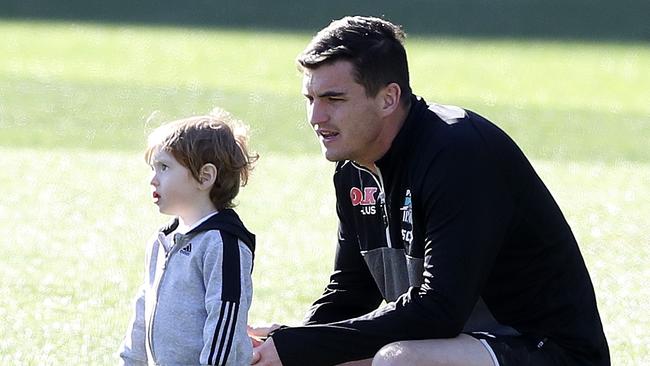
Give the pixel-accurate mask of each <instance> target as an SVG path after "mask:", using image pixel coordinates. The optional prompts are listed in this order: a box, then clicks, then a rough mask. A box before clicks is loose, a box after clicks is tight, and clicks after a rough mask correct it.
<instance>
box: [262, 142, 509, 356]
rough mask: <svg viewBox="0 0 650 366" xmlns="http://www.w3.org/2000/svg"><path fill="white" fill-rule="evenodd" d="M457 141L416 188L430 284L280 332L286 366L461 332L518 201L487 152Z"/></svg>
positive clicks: (368, 352) (280, 350)
mask: <svg viewBox="0 0 650 366" xmlns="http://www.w3.org/2000/svg"><path fill="white" fill-rule="evenodd" d="M450 145H452V147H453V148H448V149H446V150H444V151H443V152H439V153H438V156H436V158H435V160H434V161H433V163H432V164H431V165H430V166H429V167H428V171H427V172H426V173H425V176H424V179H423V180H422V182H421V183H422V186H421V187H419V188H418V189H417V190H416V192H417V195H419V197H416V196H415V195H416V193H414V196H413V198H414V210H422V211H421V212H422V213H423V216H424V219H425V220H424V221H425V223H424V225H426V238H425V253H424V254H425V258H424V283H423V285H422V286H421V287H419V288H411V289H409V291H408V292H407V293H405V294H402V295H401V296H400V297H399V298H398V299H397V300H396V301H395V302H392V303H389V304H387V305H385V306H382V307H381V308H379V309H377V310H375V311H373V312H370V313H368V314H365V315H362V316H359V317H356V318H352V319H348V320H343V321H339V322H335V323H330V324H327V325H308V326H304V327H297V328H285V329H281V330H279V331H277V332H276V333H274V334H273V336H272V337H273V339H274V342H275V344H276V347H277V350H278V353H279V355H280V358H281V360H282V362H283V364H284V365H285V366H291V365H300V364H304V363H305V362H306V361H307V360H309V363H310V364H312V365H331V364H337V363H342V362H344V361H351V360H359V359H365V358H370V357H373V355H374V354H375V353H376V352H377V351H378V350H379V349H380V348H381V347H382V346H384V345H386V344H388V343H390V342H394V341H398V340H406V339H432V338H450V337H455V336H457V335H458V334H459V333H460V332H461V330H462V328H463V325H464V323H465V322H466V320H467V318H468V317H469V315H470V313H471V311H472V309H473V307H474V305H475V304H476V302H477V300H478V297H479V294H480V291H481V288H482V286H483V282H484V280H485V279H486V277H487V274H488V273H489V270H490V268H491V266H492V264H493V263H494V260H495V257H496V253H497V252H498V247H499V246H500V244H501V243H502V241H503V238H504V236H505V230H506V229H505V228H506V227H507V225H508V222H509V221H510V219H511V215H512V212H513V206H514V204H513V202H512V199H511V196H510V195H509V194H508V192H506V189H505V186H504V184H503V182H502V181H501V178H500V177H499V175H498V173H496V172H495V171H494V170H493V169H494V165H493V164H489V163H488V162H487V161H486V160H487V159H486V158H485V156H486V154H483V153H481V152H480V151H478V148H476V147H473V146H470V147H468V146H462V147H461V148H459V147H458V146H455V145H454V144H450ZM477 145H478V144H477ZM491 169H492V170H491ZM416 198H417V199H418V202H419V203H418V202H415V200H416ZM416 204H417V205H420V206H419V207H416Z"/></svg>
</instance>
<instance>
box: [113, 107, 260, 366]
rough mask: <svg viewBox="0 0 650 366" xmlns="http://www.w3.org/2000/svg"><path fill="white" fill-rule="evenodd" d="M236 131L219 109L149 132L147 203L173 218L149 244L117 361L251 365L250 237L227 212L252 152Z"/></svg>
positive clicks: (245, 174) (247, 170)
mask: <svg viewBox="0 0 650 366" xmlns="http://www.w3.org/2000/svg"><path fill="white" fill-rule="evenodd" d="M241 130H244V128H243V126H241V125H239V123H238V122H237V121H234V120H233V119H231V118H230V116H229V115H228V114H227V113H225V112H223V111H218V113H217V114H214V115H209V116H198V117H190V118H187V119H182V120H179V121H174V122H171V123H168V124H166V125H163V126H162V127H159V128H158V129H156V130H155V131H154V132H153V133H152V134H151V135H150V136H149V143H148V147H147V150H146V152H145V160H146V161H147V163H148V164H149V165H150V166H151V168H152V175H153V176H152V179H151V183H150V184H151V185H152V186H153V192H152V198H153V202H154V203H155V204H156V205H157V206H158V209H159V211H160V212H161V213H163V214H167V215H174V216H176V218H175V219H174V220H173V221H172V222H171V223H170V224H169V225H168V226H166V227H164V228H162V229H161V230H160V231H159V232H158V233H156V234H155V235H154V237H153V238H152V240H151V242H150V244H149V245H148V247H147V252H146V258H145V276H144V284H143V286H142V288H141V289H140V291H139V294H138V295H137V297H136V301H135V314H134V317H133V321H132V323H131V325H130V326H129V329H128V331H127V333H126V338H125V340H124V342H123V343H122V346H121V348H120V357H121V359H122V364H125V365H147V364H161V365H198V364H202V365H206V364H208V365H248V364H250V358H251V355H252V345H251V341H250V339H249V338H248V335H247V334H246V324H247V323H248V321H247V320H248V319H247V315H248V309H249V307H250V304H251V297H252V284H251V271H252V268H253V252H254V250H255V236H254V235H253V234H252V233H250V232H249V231H248V230H247V229H246V228H245V227H244V225H243V224H242V222H241V220H240V219H239V217H238V216H237V214H236V213H235V211H233V210H232V209H231V208H232V206H233V202H232V201H233V199H234V198H235V196H236V195H237V193H238V192H239V187H240V186H243V185H245V184H246V182H247V180H248V175H249V173H250V170H251V169H252V164H253V162H254V161H255V160H256V158H257V156H252V155H249V153H248V151H247V147H246V134H245V133H240V131H241Z"/></svg>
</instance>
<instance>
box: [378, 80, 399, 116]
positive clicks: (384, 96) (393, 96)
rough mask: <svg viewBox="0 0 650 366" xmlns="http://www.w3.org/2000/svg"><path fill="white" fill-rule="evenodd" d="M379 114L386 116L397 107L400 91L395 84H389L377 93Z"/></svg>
mask: <svg viewBox="0 0 650 366" xmlns="http://www.w3.org/2000/svg"><path fill="white" fill-rule="evenodd" d="M378 96H379V103H380V106H379V107H380V113H381V114H382V115H383V116H388V115H390V114H392V113H393V112H395V110H396V109H397V108H398V107H399V101H400V97H401V96H402V89H401V88H400V87H399V85H397V83H390V84H388V85H386V86H385V87H384V88H383V89H381V90H380V91H379V95H378Z"/></svg>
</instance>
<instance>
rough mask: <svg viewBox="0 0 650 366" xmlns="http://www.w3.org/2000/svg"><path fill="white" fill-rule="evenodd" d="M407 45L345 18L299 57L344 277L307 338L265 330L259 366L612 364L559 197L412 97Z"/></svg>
mask: <svg viewBox="0 0 650 366" xmlns="http://www.w3.org/2000/svg"><path fill="white" fill-rule="evenodd" d="M403 37H404V34H403V33H402V31H401V30H400V28H399V27H397V26H395V25H393V24H391V23H389V22H387V21H384V20H381V19H377V18H369V17H346V18H343V19H341V20H338V21H334V22H332V23H331V24H330V25H329V26H328V27H327V28H325V29H323V30H322V31H321V32H319V33H318V34H317V35H316V36H315V37H314V39H313V40H312V42H311V43H310V44H309V45H308V46H307V48H306V49H305V51H303V53H302V54H301V55H300V56H299V57H298V62H299V64H300V66H301V68H302V71H303V94H304V95H305V97H306V98H307V109H308V115H309V119H310V123H311V124H312V126H313V127H314V130H315V131H316V134H317V136H318V138H319V139H320V142H321V145H322V149H323V152H324V154H325V157H326V158H327V159H328V160H330V161H336V162H337V165H336V172H335V174H334V185H335V188H336V198H337V213H338V217H339V239H338V247H337V252H336V260H335V268H334V273H333V274H332V276H331V278H330V283H329V285H328V286H327V288H326V290H325V292H324V294H323V295H322V296H321V298H320V299H318V300H316V302H315V303H314V304H313V306H312V307H311V309H310V310H309V312H308V314H307V317H306V321H305V325H304V326H300V327H281V328H279V329H272V330H273V331H272V332H270V337H269V338H268V340H267V341H266V342H264V343H263V344H261V345H258V346H257V347H256V348H255V352H254V356H253V363H254V364H258V365H280V364H283V365H285V366H290V365H333V364H340V363H344V362H349V361H357V362H355V363H354V364H355V365H357V364H358V365H361V364H365V365H369V364H370V363H371V362H372V364H373V365H443V364H444V365H490V366H492V365H501V366H509V365H609V363H610V361H609V351H608V346H607V342H606V339H605V335H604V333H603V329H602V325H601V321H600V317H599V314H598V309H597V306H596V300H595V295H594V290H593V286H592V284H591V280H590V278H589V275H588V273H587V269H586V267H585V264H584V261H583V259H582V256H581V254H580V251H579V249H578V245H577V243H576V241H575V239H574V236H573V234H572V232H571V229H570V228H569V226H568V224H567V222H566V220H565V219H564V217H563V215H562V213H561V211H560V209H559V207H558V206H557V204H556V203H555V201H554V200H553V198H552V196H551V194H550V193H549V192H548V190H547V189H546V187H545V186H544V184H543V183H542V181H541V180H540V178H539V177H538V176H537V174H536V173H535V171H534V170H533V168H532V167H531V165H530V163H529V162H528V160H527V159H526V158H525V156H524V155H523V153H522V152H521V151H520V150H519V148H518V147H517V146H516V145H515V143H514V142H513V141H512V140H510V138H509V137H508V136H507V135H506V134H505V133H504V132H503V131H501V130H500V129H499V128H497V127H496V126H495V125H493V124H492V123H490V122H489V121H487V120H486V119H484V118H482V117H481V116H479V115H477V114H475V113H472V112H470V111H466V110H463V109H461V108H458V107H450V106H442V105H436V104H432V105H427V103H426V102H425V101H424V100H423V99H421V98H418V97H416V96H414V95H412V94H411V89H410V86H409V76H408V66H407V60H406V52H405V50H404V48H403V46H402V41H403ZM383 300H385V301H386V302H387V304H385V305H380V304H381V302H382V301H383ZM268 330H271V329H252V330H251V331H250V332H249V333H250V334H252V335H254V336H266V335H267V334H266V332H267V331H268Z"/></svg>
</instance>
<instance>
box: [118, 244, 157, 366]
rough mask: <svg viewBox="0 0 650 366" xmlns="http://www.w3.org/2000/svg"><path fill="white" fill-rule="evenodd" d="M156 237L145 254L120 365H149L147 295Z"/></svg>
mask: <svg viewBox="0 0 650 366" xmlns="http://www.w3.org/2000/svg"><path fill="white" fill-rule="evenodd" d="M154 240H155V239H153V238H152V239H150V240H149V241H148V243H149V245H148V246H147V249H146V252H145V256H144V266H143V267H144V274H143V276H142V277H143V278H142V285H141V286H140V288H139V289H138V292H137V294H136V296H135V300H134V302H133V306H134V311H133V316H132V318H131V323H130V324H129V327H128V329H127V331H126V336H125V337H124V341H123V342H122V344H121V345H120V349H119V355H120V365H126V366H146V365H147V350H146V348H145V344H146V331H145V329H146V325H145V314H144V313H145V296H146V288H147V276H148V272H149V271H148V268H149V263H150V259H151V249H152V245H154V244H152V243H154V242H155V241H154Z"/></svg>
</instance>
